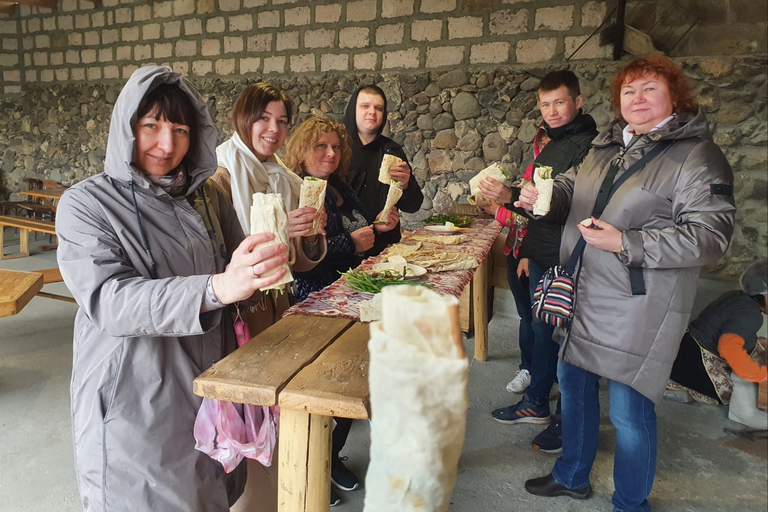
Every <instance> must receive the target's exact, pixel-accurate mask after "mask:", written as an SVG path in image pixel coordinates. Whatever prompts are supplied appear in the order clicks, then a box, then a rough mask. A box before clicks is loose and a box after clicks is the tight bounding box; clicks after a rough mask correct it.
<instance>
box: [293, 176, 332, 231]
mask: <svg viewBox="0 0 768 512" xmlns="http://www.w3.org/2000/svg"><path fill="white" fill-rule="evenodd" d="M327 185H328V182H327V181H325V180H320V179H317V178H313V177H312V176H305V177H304V180H302V182H301V194H300V195H299V208H314V209H315V210H316V211H318V212H319V211H320V210H321V209H322V208H323V205H324V204H325V190H326V187H327ZM319 225H320V219H315V220H314V221H313V222H312V228H311V229H310V230H309V231H308V232H307V234H306V235H304V236H312V235H316V234H317V228H318V227H319Z"/></svg>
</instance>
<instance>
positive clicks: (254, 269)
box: [251, 265, 261, 279]
mask: <svg viewBox="0 0 768 512" xmlns="http://www.w3.org/2000/svg"><path fill="white" fill-rule="evenodd" d="M251 274H253V277H255V278H256V279H259V278H260V277H261V276H260V275H259V274H257V273H256V265H253V266H252V267H251Z"/></svg>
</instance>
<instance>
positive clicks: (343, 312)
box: [283, 219, 503, 321]
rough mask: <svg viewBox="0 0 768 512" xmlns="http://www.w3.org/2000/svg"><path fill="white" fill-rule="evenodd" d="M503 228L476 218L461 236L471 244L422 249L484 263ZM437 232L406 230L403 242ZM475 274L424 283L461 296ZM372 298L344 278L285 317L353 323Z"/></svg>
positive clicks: (455, 273) (432, 277) (435, 275)
mask: <svg viewBox="0 0 768 512" xmlns="http://www.w3.org/2000/svg"><path fill="white" fill-rule="evenodd" d="M502 227H503V226H502V225H501V224H499V223H498V222H496V221H495V220H493V219H475V220H474V221H473V222H472V225H471V226H470V227H469V228H468V229H467V230H466V231H462V232H461V233H460V234H462V235H468V236H469V241H468V242H465V243H463V244H458V245H440V244H433V243H428V242H423V245H422V249H438V250H440V249H443V250H446V251H452V252H465V253H469V254H472V255H473V256H474V257H475V259H477V262H478V263H480V262H482V261H483V260H484V259H485V258H487V257H488V255H489V254H490V252H491V247H492V246H493V242H494V241H495V240H496V237H498V236H499V233H500V232H501V229H502ZM433 234H434V233H432V232H430V231H427V230H426V229H424V228H420V229H417V230H415V231H406V232H404V233H403V240H402V241H404V242H407V241H408V240H409V239H410V238H411V237H413V236H415V235H433ZM382 259H383V258H382V256H374V257H372V258H368V259H366V260H365V261H363V262H362V263H361V264H360V266H359V267H357V268H358V269H360V270H366V271H370V270H371V268H372V267H373V265H375V264H376V263H379V262H380V261H382ZM474 275H475V269H472V270H449V271H446V272H430V273H428V274H427V275H426V279H425V280H424V281H423V282H427V283H429V284H430V285H432V287H433V290H435V291H436V292H439V293H444V294H448V295H453V296H455V297H459V296H460V295H461V294H462V292H463V291H464V288H465V287H466V286H467V284H469V283H470V281H472V277H473V276H474ZM371 297H372V295H370V294H368V293H362V292H358V291H355V290H352V289H351V288H350V287H348V286H347V283H346V282H345V281H344V279H339V280H337V281H336V282H334V283H332V284H330V285H329V286H326V287H325V288H323V289H322V290H320V291H317V292H313V293H310V294H309V297H307V298H306V300H304V301H302V302H300V303H298V304H296V305H295V306H293V307H291V308H290V309H289V310H288V311H286V312H285V313H284V314H283V316H288V315H314V316H332V317H341V318H348V319H350V320H355V321H359V320H360V310H359V307H358V304H359V303H360V302H363V301H366V300H370V299H371Z"/></svg>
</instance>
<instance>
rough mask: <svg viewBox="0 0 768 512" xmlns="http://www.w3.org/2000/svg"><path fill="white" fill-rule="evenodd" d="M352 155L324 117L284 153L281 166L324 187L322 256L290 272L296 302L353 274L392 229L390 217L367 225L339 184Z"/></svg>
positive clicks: (307, 124) (341, 133) (336, 126)
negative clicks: (309, 266)
mask: <svg viewBox="0 0 768 512" xmlns="http://www.w3.org/2000/svg"><path fill="white" fill-rule="evenodd" d="M351 155H352V150H351V147H350V143H349V136H348V135H347V131H346V129H345V128H344V125H343V124H341V123H338V122H336V121H333V120H332V119H328V118H326V117H311V118H309V119H307V120H306V121H304V122H303V123H302V124H301V125H299V127H298V128H296V131H295V132H294V133H293V135H292V136H291V138H290V140H289V141H288V144H287V145H286V150H285V165H286V166H287V167H288V168H289V169H290V170H292V171H293V172H295V173H296V174H297V175H299V176H301V177H304V176H312V177H314V178H317V179H320V180H326V181H327V182H328V188H327V192H326V194H325V211H326V213H327V214H328V223H327V225H326V227H325V232H326V241H327V244H328V253H327V254H326V256H325V259H324V260H323V261H322V262H320V264H318V265H317V266H316V267H315V268H313V269H311V270H309V271H307V272H296V273H295V277H296V294H297V296H298V298H299V299H300V300H304V299H306V298H307V295H309V293H310V292H313V291H317V290H320V289H322V288H325V287H326V286H328V285H329V284H331V283H332V282H334V281H335V280H336V279H338V278H339V271H345V270H347V269H350V268H354V267H356V266H358V265H359V264H360V262H361V261H362V260H363V258H364V257H365V253H366V251H368V250H370V249H371V248H372V247H373V244H374V242H375V240H376V236H377V234H378V233H384V232H387V231H390V230H392V229H393V228H394V227H395V226H396V225H397V220H398V219H397V213H396V212H393V213H392V214H391V215H390V217H389V219H388V220H389V222H388V223H387V224H376V225H374V224H373V220H374V217H373V216H371V215H370V212H367V211H366V210H365V208H364V207H363V205H362V204H361V203H360V200H359V199H358V197H357V195H355V193H354V191H352V189H351V188H350V187H349V186H348V185H347V184H346V183H344V182H343V181H342V177H343V175H344V173H345V172H346V171H347V166H348V165H349V161H350V158H351Z"/></svg>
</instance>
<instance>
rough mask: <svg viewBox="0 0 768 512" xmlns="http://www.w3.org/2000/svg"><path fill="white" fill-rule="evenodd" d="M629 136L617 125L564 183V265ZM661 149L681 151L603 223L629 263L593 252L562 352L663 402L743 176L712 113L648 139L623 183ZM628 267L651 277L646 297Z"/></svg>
mask: <svg viewBox="0 0 768 512" xmlns="http://www.w3.org/2000/svg"><path fill="white" fill-rule="evenodd" d="M624 126H626V123H624V122H620V123H619V122H615V123H614V124H613V125H611V126H610V127H609V128H608V130H607V131H606V132H604V133H601V134H600V135H598V136H597V138H596V139H595V140H594V141H593V143H592V144H593V149H592V150H591V151H590V152H589V154H588V155H587V157H586V158H585V159H584V161H583V162H582V163H581V165H580V166H578V167H576V168H573V169H571V170H570V171H568V172H567V173H564V174H561V175H560V176H558V177H557V178H556V180H555V191H554V193H553V198H552V211H551V212H550V214H549V215H548V216H547V219H548V220H552V221H557V220H560V221H562V220H563V219H566V217H567V220H566V223H565V229H564V232H563V239H562V244H561V248H560V260H561V262H562V263H565V262H566V261H567V259H568V257H569V256H570V254H571V251H572V250H573V248H574V246H575V245H576V241H577V240H578V238H579V230H578V229H577V228H576V224H577V223H578V222H579V221H581V220H583V219H586V218H589V216H590V215H591V213H592V208H593V206H594V204H595V199H596V197H597V192H598V188H599V187H600V185H601V183H602V181H603V178H604V177H605V175H606V173H607V172H608V168H609V167H610V162H611V161H612V160H613V159H614V158H616V157H617V155H618V153H619V150H620V149H621V148H623V147H624V141H623V138H622V129H623V127H624ZM659 140H670V141H675V142H674V143H673V144H672V145H671V146H669V147H667V148H666V149H665V150H664V152H663V153H661V154H660V155H658V156H656V157H655V158H654V159H653V160H651V161H650V162H649V163H647V164H646V165H645V167H644V168H643V169H641V170H639V171H637V172H636V173H635V174H634V175H633V176H632V177H630V178H629V179H628V180H627V181H626V182H625V183H624V184H623V185H622V186H621V188H619V189H618V191H617V192H616V193H615V194H614V196H613V197H612V198H611V201H610V202H609V203H608V205H607V207H606V208H605V211H604V212H603V215H602V216H601V217H600V218H601V220H603V221H605V222H607V223H609V224H611V225H613V226H614V227H616V228H617V229H619V230H621V231H623V232H624V235H623V237H622V240H623V246H624V248H625V249H626V251H627V256H622V255H620V254H617V253H613V252H608V251H603V250H600V249H597V248H595V247H593V246H590V245H587V247H586V249H585V251H584V254H583V256H582V263H581V268H580V270H579V271H578V284H577V291H576V302H575V307H574V317H573V321H572V323H571V327H570V330H569V332H568V333H567V335H566V337H565V339H564V342H563V343H562V346H561V348H560V357H561V358H562V359H563V360H565V361H566V362H568V363H571V364H573V365H575V366H578V367H580V368H583V369H585V370H588V371H591V372H593V373H596V374H598V375H602V376H604V377H606V378H608V379H611V380H615V381H618V382H622V383H624V384H627V385H629V386H631V387H632V388H634V389H636V390H637V391H639V392H640V393H642V394H643V395H644V396H646V397H648V398H649V399H651V400H653V401H654V402H658V401H659V400H661V397H662V395H663V393H664V388H665V385H666V382H667V379H668V378H669V374H670V372H671V370H672V363H673V362H674V360H675V356H676V355H677V349H678V346H679V344H680V339H681V338H682V335H683V333H684V332H685V328H686V326H687V325H688V319H689V317H690V314H691V308H692V307H693V299H694V297H695V295H696V283H697V281H698V276H699V269H700V267H701V266H702V265H706V264H710V263H715V262H716V261H717V260H718V259H720V257H721V256H722V255H723V254H724V253H725V251H726V249H727V248H728V244H729V243H730V239H731V234H732V232H733V222H734V217H735V214H736V208H735V206H734V201H733V173H732V171H731V168H730V166H729V165H728V162H727V161H726V159H725V156H724V155H723V153H722V152H721V151H720V149H719V148H718V147H717V146H716V145H715V144H714V143H713V142H712V141H711V137H710V136H709V131H708V128H707V122H706V119H705V118H704V115H703V114H702V113H699V114H697V115H695V116H694V115H693V114H681V115H680V116H678V117H677V118H675V119H674V120H672V121H671V122H670V123H669V124H668V125H666V126H665V127H663V128H661V129H660V130H658V131H654V132H651V133H648V134H646V135H644V136H642V138H641V139H640V140H639V141H638V142H636V143H635V144H634V145H633V146H632V147H631V148H630V149H629V151H628V152H627V154H626V155H625V157H624V164H623V168H622V169H620V170H619V173H618V175H617V176H621V173H622V171H623V170H626V169H627V168H628V167H629V166H631V165H632V164H633V163H634V162H635V161H637V160H639V159H640V158H641V157H642V155H643V154H645V152H647V151H648V150H649V149H650V148H651V147H653V145H654V144H655V143H656V142H657V141H659ZM628 267H640V268H642V273H643V277H644V281H645V288H646V294H645V295H632V291H631V287H630V280H629V268H628ZM577 268H578V267H577Z"/></svg>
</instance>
